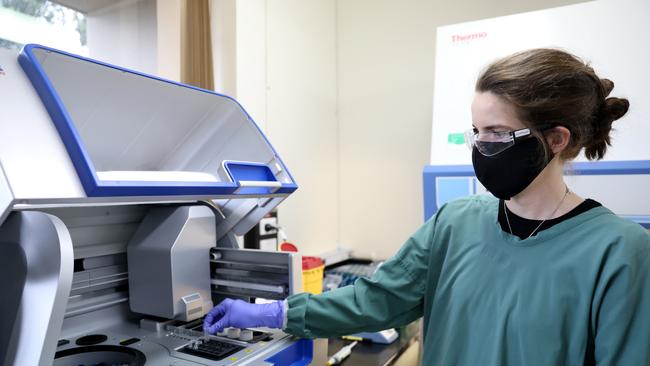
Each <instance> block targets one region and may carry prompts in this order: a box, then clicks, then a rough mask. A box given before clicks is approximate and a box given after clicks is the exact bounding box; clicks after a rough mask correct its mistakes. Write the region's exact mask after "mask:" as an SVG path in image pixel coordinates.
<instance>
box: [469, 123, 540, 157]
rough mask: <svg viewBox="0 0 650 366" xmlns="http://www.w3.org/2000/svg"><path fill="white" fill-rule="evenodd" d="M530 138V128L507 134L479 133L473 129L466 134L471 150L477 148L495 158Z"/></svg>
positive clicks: (485, 154)
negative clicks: (518, 142)
mask: <svg viewBox="0 0 650 366" xmlns="http://www.w3.org/2000/svg"><path fill="white" fill-rule="evenodd" d="M530 136H531V133H530V129H528V128H522V129H520V130H514V131H507V132H478V131H477V130H476V129H471V130H468V131H466V132H465V142H466V143H467V146H468V147H469V148H470V150H471V149H472V148H474V147H476V149H477V150H478V151H479V152H480V153H481V154H483V155H484V156H494V155H496V154H498V153H500V152H503V151H504V150H506V149H508V148H509V147H511V146H514V145H515V144H516V143H517V141H519V140H522V139H525V138H527V137H530Z"/></svg>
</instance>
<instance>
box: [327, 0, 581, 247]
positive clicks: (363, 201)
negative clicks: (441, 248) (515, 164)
mask: <svg viewBox="0 0 650 366" xmlns="http://www.w3.org/2000/svg"><path fill="white" fill-rule="evenodd" d="M575 2H578V1H572V0H534V1H526V2H524V1H518V0H491V1H481V0H458V1H454V2H449V1H444V2H443V1H430V0H408V1H389V0H342V1H339V2H338V16H337V21H338V28H337V31H338V37H337V41H338V70H339V72H338V90H339V104H338V106H339V121H338V122H339V125H340V131H341V132H340V156H341V160H340V164H341V168H340V173H339V174H340V179H341V184H340V190H341V206H340V208H339V210H340V233H341V234H340V242H341V244H342V245H344V246H347V247H351V248H354V249H355V252H356V253H357V254H360V255H366V256H369V255H372V254H375V255H377V256H378V257H380V258H385V257H388V256H390V255H392V254H393V253H394V252H395V251H396V250H397V249H398V248H399V246H401V245H402V243H403V242H404V240H405V239H406V238H408V236H409V235H410V234H411V233H412V232H413V231H415V230H416V229H417V227H418V226H420V225H421V224H422V222H423V199H422V168H423V167H424V165H426V164H428V161H429V151H430V150H429V149H430V136H431V115H432V98H433V82H434V80H433V72H434V60H435V31H436V27H438V26H440V25H447V24H453V23H458V22H464V21H469V20H476V19H482V18H489V17H495V16H500V15H506V14H514V13H519V12H524V11H530V10H536V9H541V8H548V7H553V6H560V5H565V4H570V3H575ZM467 107H468V108H469V105H468V106H467ZM468 123H469V121H468ZM361 182H363V183H362V184H357V183H361Z"/></svg>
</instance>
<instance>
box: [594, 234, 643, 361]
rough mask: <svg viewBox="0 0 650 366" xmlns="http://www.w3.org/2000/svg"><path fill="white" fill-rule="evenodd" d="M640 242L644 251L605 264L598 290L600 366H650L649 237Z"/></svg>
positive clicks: (596, 323)
mask: <svg viewBox="0 0 650 366" xmlns="http://www.w3.org/2000/svg"><path fill="white" fill-rule="evenodd" d="M639 240H640V241H641V242H642V243H643V244H644V246H645V248H643V249H642V250H640V251H638V252H635V253H633V254H631V255H628V256H625V257H623V258H620V259H619V258H617V259H615V260H614V261H613V263H610V265H606V266H605V268H604V269H603V273H602V274H604V275H605V276H604V278H606V280H605V281H602V283H601V284H599V286H597V288H596V291H595V299H596V303H595V306H594V307H592V314H593V315H592V329H595V337H594V357H595V361H596V364H598V365H650V236H649V235H643V237H641V238H639ZM637 243H638V242H637ZM624 244H627V243H624Z"/></svg>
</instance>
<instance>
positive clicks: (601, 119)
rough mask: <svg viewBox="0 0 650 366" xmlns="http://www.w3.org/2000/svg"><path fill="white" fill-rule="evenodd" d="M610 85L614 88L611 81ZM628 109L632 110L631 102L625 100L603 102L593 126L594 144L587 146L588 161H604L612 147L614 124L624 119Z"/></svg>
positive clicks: (612, 99) (615, 99) (606, 100)
mask: <svg viewBox="0 0 650 366" xmlns="http://www.w3.org/2000/svg"><path fill="white" fill-rule="evenodd" d="M607 81H609V80H607ZM609 84H611V86H612V87H613V86H614V83H612V82H611V81H609ZM609 84H608V85H609ZM603 87H604V88H607V86H605V83H603ZM610 91H611V90H610ZM628 108H630V102H628V100H627V99H624V98H607V99H605V100H604V101H603V103H602V104H601V106H600V111H599V113H598V117H597V118H596V120H595V121H594V124H593V130H592V131H593V132H592V137H591V140H592V143H591V144H588V145H586V146H585V156H586V157H587V159H589V160H593V159H602V158H603V156H605V152H606V151H607V146H611V139H610V136H609V133H610V131H611V130H612V123H613V122H614V121H616V120H617V119H619V118H621V117H623V116H624V115H625V113H627V110H628Z"/></svg>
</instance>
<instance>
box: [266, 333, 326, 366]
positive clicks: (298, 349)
mask: <svg viewBox="0 0 650 366" xmlns="http://www.w3.org/2000/svg"><path fill="white" fill-rule="evenodd" d="M313 359H314V341H313V340H311V339H299V340H297V341H296V342H295V343H293V344H291V345H290V346H289V347H287V348H285V349H283V350H282V351H280V352H278V353H276V354H274V355H273V356H271V357H269V358H267V359H266V360H264V362H269V363H271V364H272V365H274V366H307V365H309V364H310V363H311V361H312V360H313Z"/></svg>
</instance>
